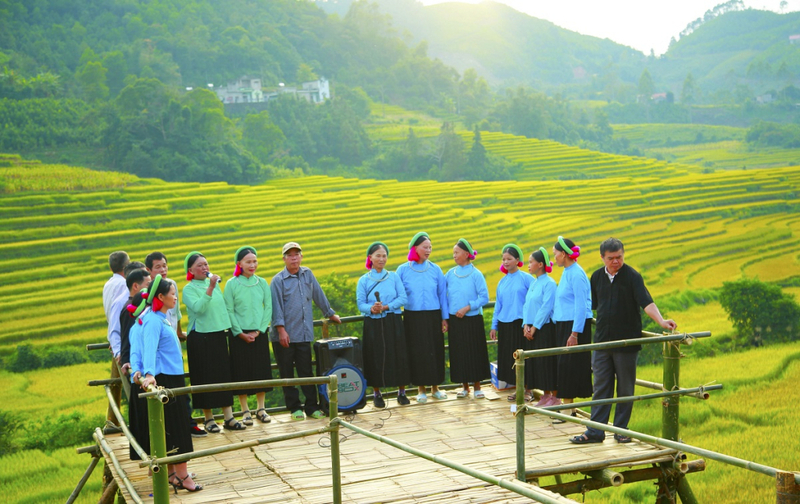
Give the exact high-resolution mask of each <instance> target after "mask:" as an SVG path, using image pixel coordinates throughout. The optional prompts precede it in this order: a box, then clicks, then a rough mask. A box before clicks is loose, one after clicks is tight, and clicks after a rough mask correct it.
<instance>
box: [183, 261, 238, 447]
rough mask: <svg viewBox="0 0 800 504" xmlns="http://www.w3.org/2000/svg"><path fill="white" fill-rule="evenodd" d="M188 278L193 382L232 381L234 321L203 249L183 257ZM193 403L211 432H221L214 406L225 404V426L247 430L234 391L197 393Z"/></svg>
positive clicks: (188, 345)
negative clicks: (236, 411)
mask: <svg viewBox="0 0 800 504" xmlns="http://www.w3.org/2000/svg"><path fill="white" fill-rule="evenodd" d="M183 267H184V270H185V271H186V279H187V280H189V283H188V284H186V287H184V288H183V303H184V304H185V305H186V309H187V311H188V312H189V333H188V335H187V336H186V353H187V356H188V358H189V373H191V380H192V385H205V384H209V383H226V382H231V381H233V380H232V377H231V360H230V355H229V354H228V334H230V331H231V321H230V318H229V317H228V309H227V307H226V306H225V299H224V298H223V296H222V290H221V289H220V288H219V281H220V280H221V278H220V277H219V275H214V274H213V273H211V272H210V271H209V268H208V261H206V258H205V256H204V255H203V254H201V253H200V252H190V253H189V254H187V255H186V258H185V259H184V261H183ZM193 401H194V406H195V407H196V408H200V409H202V410H203V416H205V422H206V423H205V427H206V431H208V432H221V430H220V428H219V425H217V422H215V421H214V415H213V413H212V411H211V410H212V409H213V408H222V412H223V414H224V417H225V423H224V426H225V429H228V430H244V429H246V427H245V426H244V425H242V424H241V423H240V422H238V421H237V420H236V419H235V418H234V417H233V407H232V406H233V394H232V393H231V392H224V391H223V392H205V393H202V394H195V395H194V399H193Z"/></svg>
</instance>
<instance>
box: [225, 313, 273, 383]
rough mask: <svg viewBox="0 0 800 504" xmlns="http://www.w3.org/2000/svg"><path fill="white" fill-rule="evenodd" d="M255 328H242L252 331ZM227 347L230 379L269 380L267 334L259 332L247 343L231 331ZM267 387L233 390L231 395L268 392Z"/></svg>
mask: <svg viewBox="0 0 800 504" xmlns="http://www.w3.org/2000/svg"><path fill="white" fill-rule="evenodd" d="M253 331H255V329H244V332H253ZM228 347H229V348H230V350H231V381H235V382H242V381H254V380H271V379H272V369H271V368H270V363H271V361H270V358H269V335H267V334H264V333H259V335H258V337H256V339H255V341H253V342H252V343H247V342H246V341H244V340H243V339H242V338H240V337H239V336H234V335H233V333H231V334H230V335H229V336H228ZM270 390H272V389H271V388H269V387H261V388H250V389H244V390H234V391H233V392H232V394H233V395H253V394H258V393H259V392H269V391H270Z"/></svg>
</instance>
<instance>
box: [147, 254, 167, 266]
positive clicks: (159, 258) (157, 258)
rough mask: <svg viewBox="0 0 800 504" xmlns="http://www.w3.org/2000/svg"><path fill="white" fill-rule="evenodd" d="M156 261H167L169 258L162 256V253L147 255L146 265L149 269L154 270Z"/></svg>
mask: <svg viewBox="0 0 800 504" xmlns="http://www.w3.org/2000/svg"><path fill="white" fill-rule="evenodd" d="M156 261H164V262H166V261H167V256H165V255H164V254H162V253H161V252H151V253H149V254H147V257H145V258H144V264H145V266H147V269H149V270H151V269H153V263H154V262H156Z"/></svg>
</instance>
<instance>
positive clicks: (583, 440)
mask: <svg viewBox="0 0 800 504" xmlns="http://www.w3.org/2000/svg"><path fill="white" fill-rule="evenodd" d="M604 440H605V436H603V437H602V438H595V437H589V436H587V435H586V433H583V434H581V435H580V436H573V437H571V438H569V442H570V443H572V444H589V443H602V442H603V441H604Z"/></svg>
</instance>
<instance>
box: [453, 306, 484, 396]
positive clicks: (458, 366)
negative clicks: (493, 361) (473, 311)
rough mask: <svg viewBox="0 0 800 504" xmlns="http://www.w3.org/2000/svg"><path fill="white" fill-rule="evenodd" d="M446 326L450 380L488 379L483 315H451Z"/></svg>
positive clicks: (472, 380) (474, 380)
mask: <svg viewBox="0 0 800 504" xmlns="http://www.w3.org/2000/svg"><path fill="white" fill-rule="evenodd" d="M448 326H449V328H448V331H447V334H448V340H449V343H450V381H451V382H453V383H475V382H479V381H482V380H487V379H489V377H490V376H491V375H490V373H489V350H488V348H487V347H486V330H485V329H484V326H483V315H473V316H470V317H463V318H458V317H456V316H453V315H451V316H450V320H448Z"/></svg>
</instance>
